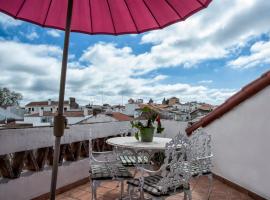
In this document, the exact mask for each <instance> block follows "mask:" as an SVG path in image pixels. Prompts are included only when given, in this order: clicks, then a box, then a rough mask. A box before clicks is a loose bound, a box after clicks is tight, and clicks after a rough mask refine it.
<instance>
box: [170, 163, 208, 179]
mask: <svg viewBox="0 0 270 200" xmlns="http://www.w3.org/2000/svg"><path fill="white" fill-rule="evenodd" d="M166 169H167V170H168V171H170V166H167V167H166ZM211 173H212V172H211V169H208V168H203V169H202V168H201V167H200V166H199V165H197V164H192V166H191V174H192V176H193V177H196V176H198V175H201V174H202V175H208V174H211Z"/></svg>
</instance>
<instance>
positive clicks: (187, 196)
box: [184, 189, 192, 200]
mask: <svg viewBox="0 0 270 200" xmlns="http://www.w3.org/2000/svg"><path fill="white" fill-rule="evenodd" d="M184 200H192V195H191V190H190V189H184Z"/></svg>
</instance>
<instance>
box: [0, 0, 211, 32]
mask: <svg viewBox="0 0 270 200" xmlns="http://www.w3.org/2000/svg"><path fill="white" fill-rule="evenodd" d="M210 2H211V0H75V1H74V2H73V8H72V19H71V31H74V32H82V33H88V34H112V35H120V34H128V33H141V32H145V31H148V30H154V29H160V28H163V27H165V26H168V25H170V24H172V23H175V22H178V21H182V20H185V19H186V18H187V17H188V16H190V15H192V14H193V13H195V12H197V11H199V10H200V9H202V8H205V7H207V6H208V4H209V3H210ZM67 7H68V1H67V0H0V11H2V12H4V13H6V14H8V15H10V16H12V17H14V18H16V19H21V20H24V21H29V22H31V23H35V24H38V25H40V26H44V27H51V28H56V29H61V30H65V26H66V17H67Z"/></svg>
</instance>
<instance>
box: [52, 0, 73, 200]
mask: <svg viewBox="0 0 270 200" xmlns="http://www.w3.org/2000/svg"><path fill="white" fill-rule="evenodd" d="M72 7H73V0H68V8H67V18H66V27H65V41H64V49H63V57H62V68H61V79H60V91H59V101H58V115H57V116H55V117H54V129H53V133H54V136H55V146H54V155H53V168H52V178H51V190H50V199H51V200H54V199H55V194H56V193H55V192H56V184H57V172H58V163H59V154H60V144H61V137H62V136H63V135H64V129H65V117H64V116H63V113H64V98H65V85H66V72H67V61H68V47H69V35H70V26H71V18H72Z"/></svg>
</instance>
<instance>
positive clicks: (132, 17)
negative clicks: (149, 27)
mask: <svg viewBox="0 0 270 200" xmlns="http://www.w3.org/2000/svg"><path fill="white" fill-rule="evenodd" d="M124 2H125V4H126V7H127V9H128V12H129V15H130V17H131V19H132V21H133V24H134V26H135V28H136V31H137V33H139V29H138V27H137V24H136V23H135V19H134V18H133V15H132V14H131V12H130V9H129V7H128V4H127V2H126V0H124Z"/></svg>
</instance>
